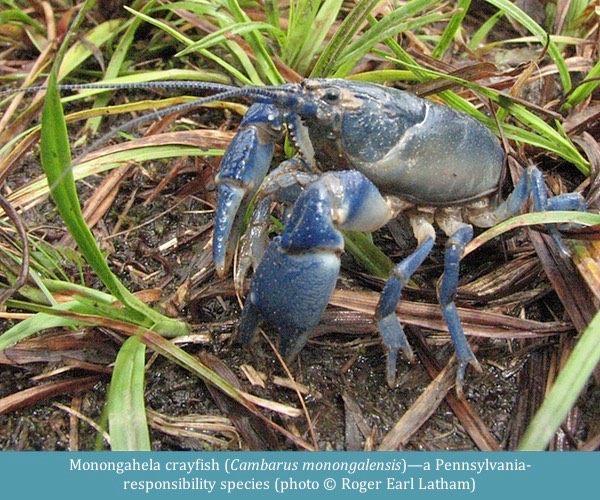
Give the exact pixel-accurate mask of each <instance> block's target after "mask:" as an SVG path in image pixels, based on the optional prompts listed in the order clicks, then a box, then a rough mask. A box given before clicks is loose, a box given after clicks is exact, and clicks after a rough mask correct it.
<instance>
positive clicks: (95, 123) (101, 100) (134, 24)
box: [85, 2, 153, 135]
mask: <svg viewBox="0 0 600 500" xmlns="http://www.w3.org/2000/svg"><path fill="white" fill-rule="evenodd" d="M152 3H153V2H150V3H148V4H147V5H146V8H149V7H150V5H152ZM141 22H142V20H141V19H139V18H137V17H134V18H132V19H130V20H128V21H127V23H126V24H125V25H124V26H123V27H124V28H125V33H124V34H123V36H122V37H121V38H120V39H119V42H118V44H117V47H116V48H115V51H114V53H113V55H112V57H111V58H110V62H109V63H108V66H107V67H106V71H105V73H104V80H106V79H110V78H116V77H118V76H119V74H120V73H121V71H122V69H123V66H124V64H125V58H126V57H127V53H128V52H129V48H130V47H131V46H132V45H133V42H134V37H135V33H136V31H137V29H138V28H139V26H140V24H141ZM111 95H112V93H110V92H109V93H105V94H101V95H100V96H98V98H97V99H96V100H95V101H94V106H93V107H94V108H102V107H104V106H106V105H107V104H108V101H109V100H110V97H111ZM101 121H102V117H101V116H98V117H95V118H90V119H89V120H88V121H87V123H86V126H85V128H86V129H88V130H89V131H90V133H91V135H94V134H95V133H96V132H97V131H98V129H99V127H100V123H101Z"/></svg>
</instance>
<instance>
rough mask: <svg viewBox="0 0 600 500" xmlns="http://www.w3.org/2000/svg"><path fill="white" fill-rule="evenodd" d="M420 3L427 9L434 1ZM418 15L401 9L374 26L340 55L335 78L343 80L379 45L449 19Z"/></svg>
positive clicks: (436, 15) (436, 14) (423, 0)
mask: <svg viewBox="0 0 600 500" xmlns="http://www.w3.org/2000/svg"><path fill="white" fill-rule="evenodd" d="M412 3H417V2H411V4H412ZM418 3H419V5H421V4H422V5H423V7H427V6H428V5H429V4H430V3H432V1H431V0H422V1H421V2H418ZM409 5H410V4H409ZM416 14H417V13H413V12H412V10H410V11H407V10H405V9H402V8H401V9H398V10H397V11H394V12H392V13H391V14H388V15H387V16H386V17H385V18H383V20H381V21H379V22H376V23H375V24H373V26H371V28H369V30H368V31H367V32H366V33H364V34H363V35H362V36H361V37H360V38H359V39H357V40H356V41H355V42H353V43H351V44H350V45H349V46H348V47H346V48H345V49H344V50H343V52H342V53H341V54H340V55H339V57H338V60H337V61H336V63H335V66H334V69H335V73H334V76H335V77H336V78H342V77H344V76H346V75H348V74H349V73H350V72H351V71H352V69H353V68H354V67H355V66H356V65H357V64H358V63H359V62H360V60H361V59H362V58H363V57H364V56H365V55H367V54H368V53H369V52H370V51H371V50H372V49H373V47H375V45H377V44H378V43H380V42H383V41H385V40H386V39H388V38H393V37H395V36H396V35H397V34H398V33H402V32H403V31H412V30H416V29H417V28H419V27H421V26H425V25H427V24H433V23H436V22H439V21H442V20H443V19H445V18H446V17H447V14H444V13H439V12H433V13H431V14H424V15H418V16H416ZM412 15H415V16H416V17H414V18H411V19H406V17H407V16H412Z"/></svg>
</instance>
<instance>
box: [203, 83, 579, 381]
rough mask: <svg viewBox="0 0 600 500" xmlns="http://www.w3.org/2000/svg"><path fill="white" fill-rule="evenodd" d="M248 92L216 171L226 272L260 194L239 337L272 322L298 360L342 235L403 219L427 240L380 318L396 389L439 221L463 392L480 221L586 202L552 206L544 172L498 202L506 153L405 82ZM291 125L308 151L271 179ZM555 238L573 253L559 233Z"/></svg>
mask: <svg viewBox="0 0 600 500" xmlns="http://www.w3.org/2000/svg"><path fill="white" fill-rule="evenodd" d="M238 95H244V96H247V97H251V98H252V99H253V100H254V104H253V105H252V106H251V107H250V109H249V111H248V113H247V115H246V117H245V118H244V120H243V121H242V123H241V126H240V131H239V132H238V134H237V135H236V137H235V138H234V139H233V141H232V143H231V145H230V146H229V148H228V150H227V152H226V153H225V156H224V157H223V161H222V163H221V168H220V172H219V174H218V176H217V185H218V196H219V199H218V208H217V221H216V227H215V236H214V247H213V253H214V258H215V263H216V267H217V271H218V272H219V273H220V274H224V273H226V272H227V270H228V268H229V266H230V262H231V258H232V253H233V249H234V248H235V246H236V244H237V242H238V240H239V237H240V234H239V233H240V227H241V219H242V217H243V214H244V212H245V211H246V208H247V207H248V205H249V202H250V200H251V199H252V198H254V197H255V196H256V200H257V201H256V206H255V211H254V215H253V217H252V220H251V222H250V225H249V228H248V230H247V232H246V235H245V241H244V243H243V245H242V248H243V250H242V255H241V256H240V261H239V262H240V267H241V277H240V276H238V279H237V282H238V284H239V283H240V282H241V280H242V279H243V274H244V273H245V271H246V270H247V268H248V267H250V265H251V264H253V265H254V266H255V268H256V269H255V273H254V276H253V278H252V281H251V284H250V292H249V295H248V297H247V298H246V301H245V304H244V309H243V313H242V317H241V321H240V326H239V338H240V340H241V342H242V343H244V344H250V343H251V342H252V341H253V340H254V338H255V333H256V330H257V328H258V326H259V325H260V324H261V323H262V322H266V323H267V324H269V325H271V326H272V327H274V328H275V329H277V330H278V332H279V335H280V344H279V349H280V351H281V353H282V354H283V355H284V356H285V357H286V358H288V359H291V358H293V357H294V356H295V355H296V354H297V353H298V352H299V351H300V350H301V349H302V348H303V347H304V345H305V344H306V342H307V339H308V336H309V334H310V332H311V331H312V330H313V329H314V328H315V326H316V325H317V324H318V323H319V321H320V318H321V316H322V314H323V312H324V311H325V308H326V306H327V303H328V301H329V299H330V297H331V294H332V293H333V290H334V288H335V285H336V281H337V277H338V273H339V269H340V254H341V253H342V252H343V250H344V243H343V238H342V234H341V232H340V231H341V230H355V231H375V230H377V229H379V228H380V227H382V226H383V225H384V224H386V223H387V222H388V221H390V220H391V219H393V218H394V217H396V216H397V215H398V214H399V213H400V212H403V213H404V214H406V215H407V216H408V219H409V221H410V224H411V226H412V229H413V232H414V235H415V237H416V239H417V242H418V245H417V248H416V250H415V251H414V252H413V253H412V254H411V255H409V256H408V257H406V258H405V259H404V260H402V261H401V262H400V263H398V264H397V265H396V266H395V267H394V269H393V270H392V272H391V274H390V277H389V279H388V281H387V283H386V285H385V288H384V290H383V292H382V294H381V297H380V300H379V303H378V306H377V309H376V313H375V320H376V322H377V324H378V327H379V331H380V333H381V337H382V339H383V343H384V345H385V347H386V349H387V381H388V384H390V385H393V384H394V382H395V374H396V359H397V354H398V351H399V350H402V351H403V352H404V354H405V355H406V356H407V357H409V358H410V357H412V352H411V348H410V346H409V344H408V341H407V339H406V336H405V334H404V331H403V328H402V326H401V324H400V322H399V320H398V318H397V316H396V313H395V309H396V306H397V304H398V301H399V300H400V295H401V292H402V288H403V286H404V285H405V284H406V283H407V282H408V280H409V279H410V277H411V275H412V274H413V273H414V272H415V270H416V269H417V268H418V267H419V266H420V265H421V263H422V262H423V261H424V260H425V258H426V257H427V255H428V254H429V253H430V251H431V249H432V247H433V245H434V242H435V237H436V235H435V229H434V224H436V225H437V226H438V227H439V228H440V229H441V230H442V231H443V232H444V233H445V234H446V235H447V236H448V240H447V243H446V253H445V260H444V273H443V277H442V280H441V284H440V286H439V288H438V298H439V303H440V306H441V308H442V312H443V317H444V319H445V321H446V324H447V326H448V331H449V333H450V336H451V338H452V342H453V343H454V347H455V351H456V357H457V361H458V370H457V372H458V373H457V379H456V385H457V390H458V391H459V392H460V391H461V388H462V383H463V379H464V374H465V370H466V367H467V366H468V365H469V364H472V365H473V366H475V367H476V368H478V367H479V365H478V362H477V360H476V358H475V356H474V354H473V352H472V351H471V348H470V347H469V344H468V342H467V340H466V338H465V335H464V333H463V328H462V325H461V322H460V318H459V316H458V312H457V308H456V305H455V295H456V288H457V284H458V277H459V263H460V260H461V257H462V254H463V250H464V247H465V245H466V244H467V243H468V242H469V241H470V240H471V239H472V237H473V226H477V227H491V226H493V225H495V224H497V223H498V222H500V221H502V220H505V219H507V218H509V217H511V216H513V215H515V214H517V213H518V212H519V210H520V209H521V207H522V206H523V205H524V204H525V202H526V201H527V200H528V199H529V198H530V197H531V199H532V210H535V211H545V210H586V203H585V201H584V199H583V198H582V196H581V195H579V194H564V195H560V196H556V197H554V198H550V199H548V198H547V196H546V189H545V185H544V181H543V177H542V174H541V173H540V171H539V170H538V169H537V168H535V167H530V168H528V169H527V170H526V172H525V173H524V175H523V176H522V177H521V179H520V180H519V182H518V183H517V185H516V186H515V189H514V191H513V192H512V194H510V196H508V198H507V199H506V200H505V201H504V202H499V200H498V199H497V193H498V188H499V183H500V179H501V174H502V169H503V161H504V153H503V150H502V148H501V147H500V144H499V142H498V141H497V139H496V138H495V137H494V135H493V134H492V133H491V132H490V130H488V129H487V128H486V127H485V126H484V125H482V124H481V123H480V122H478V121H477V120H475V119H474V118H471V117H470V116H467V115H466V114H463V113H461V112H458V111H456V110H454V109H452V108H448V107H445V106H442V105H439V104H435V103H433V102H430V101H427V100H424V99H421V98H418V97H416V96H414V95H412V94H410V93H407V92H403V91H400V90H396V89H394V88H387V87H383V86H380V85H376V84H370V83H361V82H351V81H344V80H333V79H313V80H305V81H304V82H303V83H302V84H301V85H282V86H275V87H266V88H245V89H240V92H239V94H238ZM284 124H285V125H287V130H288V132H289V134H290V136H291V138H292V140H293V142H294V144H295V145H296V147H297V150H298V156H297V157H295V158H292V159H291V160H287V161H285V162H283V163H282V164H281V165H280V166H279V167H277V168H276V169H275V170H273V171H272V172H271V173H270V174H268V171H269V168H270V164H271V160H272V155H273V148H274V142H275V141H276V140H279V138H280V137H281V135H282V133H283V127H284ZM267 174H268V175H267ZM265 176H266V178H265ZM273 203H282V204H284V205H285V206H287V207H289V208H290V209H291V212H290V213H289V215H288V216H287V217H286V218H285V219H284V223H285V228H284V229H283V231H282V233H281V234H280V235H279V236H277V237H275V238H273V240H272V241H270V242H268V243H267V241H266V234H267V228H268V225H269V224H268V223H269V217H270V207H271V206H272V205H273ZM548 230H549V233H550V234H551V236H552V237H553V238H554V239H555V241H556V242H557V243H558V244H559V247H560V248H562V249H564V248H565V247H564V245H563V243H562V240H561V239H560V236H559V234H558V231H557V229H556V228H555V227H549V228H548Z"/></svg>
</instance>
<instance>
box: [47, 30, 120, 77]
mask: <svg viewBox="0 0 600 500" xmlns="http://www.w3.org/2000/svg"><path fill="white" fill-rule="evenodd" d="M122 24H123V21H122V20H121V19H115V20H111V21H105V22H104V23H102V24H99V25H98V26H96V27H95V28H94V29H92V30H90V31H89V32H88V33H86V34H85V43H84V42H83V41H78V42H76V43H74V44H73V46H72V47H70V48H69V49H68V50H67V51H66V53H65V56H64V60H63V63H62V64H61V66H60V70H59V72H58V80H62V79H63V78H64V77H65V76H67V75H69V74H70V73H71V72H72V71H74V70H76V69H77V68H80V67H81V65H82V64H83V62H84V61H85V60H86V59H87V58H88V57H90V56H91V55H92V51H91V50H90V45H95V46H96V47H100V46H102V45H103V44H104V43H106V42H107V41H109V40H110V39H111V38H112V37H114V36H115V33H117V31H118V29H119V28H120V27H121V25H122Z"/></svg>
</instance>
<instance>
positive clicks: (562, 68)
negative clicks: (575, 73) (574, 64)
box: [486, 0, 572, 92]
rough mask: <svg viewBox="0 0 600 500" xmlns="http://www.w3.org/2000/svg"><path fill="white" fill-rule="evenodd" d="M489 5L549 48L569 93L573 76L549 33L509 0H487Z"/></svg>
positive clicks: (549, 52)
mask: <svg viewBox="0 0 600 500" xmlns="http://www.w3.org/2000/svg"><path fill="white" fill-rule="evenodd" d="M486 1H487V2H488V3H490V4H492V5H493V6H494V7H496V8H498V9H500V10H502V11H504V12H505V14H506V15H507V16H509V17H512V18H513V19H514V20H515V21H516V22H517V23H519V24H520V25H521V26H523V27H524V28H526V29H527V30H529V32H530V33H531V34H532V35H535V36H536V37H537V38H538V40H539V42H540V44H542V46H546V45H547V47H548V54H549V56H550V57H551V58H552V60H553V61H554V64H556V67H557V68H558V74H559V76H560V80H561V82H562V85H563V89H564V91H565V92H569V90H571V87H572V83H571V75H570V74H569V69H568V68H567V63H566V62H565V60H564V58H563V56H562V54H561V53H560V50H559V49H558V47H557V46H556V44H555V43H554V42H553V41H552V40H551V39H550V38H549V35H548V33H547V32H546V30H544V28H542V27H541V26H540V25H539V24H538V23H536V22H535V21H534V20H533V19H531V17H529V15H527V14H526V13H525V12H523V11H522V10H521V9H520V8H519V7H517V6H516V5H515V4H514V3H513V2H510V1H509V0H486Z"/></svg>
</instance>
